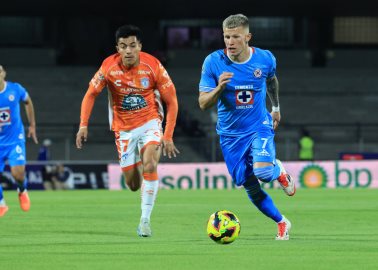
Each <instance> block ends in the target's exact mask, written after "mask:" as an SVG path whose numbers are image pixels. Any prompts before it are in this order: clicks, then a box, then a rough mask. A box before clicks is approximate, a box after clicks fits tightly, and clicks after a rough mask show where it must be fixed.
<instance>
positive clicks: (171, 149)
mask: <svg viewBox="0 0 378 270" xmlns="http://www.w3.org/2000/svg"><path fill="white" fill-rule="evenodd" d="M159 92H160V95H161V99H162V101H163V102H164V104H165V105H166V108H167V115H166V124H165V130H164V135H163V139H162V143H163V155H164V156H167V155H168V158H171V157H176V154H179V153H180V151H179V150H178V149H177V148H176V146H175V144H174V142H173V132H174V129H175V126H176V119H177V113H178V102H177V96H176V89H175V86H174V85H173V83H172V82H171V83H170V85H168V86H166V87H165V88H164V89H162V90H160V89H159Z"/></svg>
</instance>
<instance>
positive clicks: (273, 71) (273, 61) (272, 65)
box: [266, 51, 276, 78]
mask: <svg viewBox="0 0 378 270" xmlns="http://www.w3.org/2000/svg"><path fill="white" fill-rule="evenodd" d="M266 52H267V54H268V63H270V65H269V70H268V78H272V77H274V76H275V75H276V58H275V57H274V55H273V54H272V53H271V52H270V51H266Z"/></svg>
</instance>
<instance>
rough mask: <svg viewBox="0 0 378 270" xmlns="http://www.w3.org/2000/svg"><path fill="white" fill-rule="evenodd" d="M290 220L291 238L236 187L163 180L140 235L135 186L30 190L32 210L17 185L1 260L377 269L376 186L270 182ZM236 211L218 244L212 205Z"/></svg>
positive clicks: (2, 222)
mask: <svg viewBox="0 0 378 270" xmlns="http://www.w3.org/2000/svg"><path fill="white" fill-rule="evenodd" d="M268 193H269V194H271V196H272V198H273V200H274V201H275V203H276V205H277V206H278V208H279V209H280V210H281V212H282V213H283V214H285V215H286V216H287V217H288V218H289V219H290V220H291V222H292V225H293V227H292V231H291V239H290V241H275V240H273V239H274V236H275V233H276V225H275V224H274V223H273V222H272V221H271V220H270V219H268V218H266V217H265V216H263V215H262V214H260V213H259V212H258V211H257V209H256V208H255V207H254V206H253V205H252V204H251V203H250V202H249V200H248V198H247V196H246V195H245V193H244V191H243V190H228V191H226V190H200V191H185V190H175V191H172V190H161V191H160V192H159V194H158V198H157V203H156V205H155V209H154V212H153V216H152V229H153V237H151V238H139V237H137V235H136V227H137V225H138V222H139V217H140V198H139V192H137V193H132V192H130V191H107V190H93V191H92V190H90V191H82V190H76V191H61V192H43V191H31V192H30V197H31V200H32V207H31V210H30V212H28V213H24V212H22V211H21V209H20V208H19V205H18V201H17V194H16V193H15V192H9V191H8V192H5V194H4V195H5V198H6V200H7V203H8V206H9V207H10V209H9V211H8V213H7V214H6V216H4V217H3V218H0V269H4V270H13V269H16V270H23V269H25V270H26V269H27V270H34V269H36V270H37V269H38V270H43V269H49V270H52V269H53V270H55V269H70V270H74V269H91V270H95V269H123V270H126V269H130V270H131V269H136V270H139V269H155V270H156V269H179V270H181V269H194V270H200V269H206V270H207V269H209V270H211V269H223V268H230V267H231V268H237V269H264V270H269V269H290V270H293V269H306V270H307V269H317V270H318V269H332V270H334V269H343V270H345V269H353V270H354V269H377V268H376V267H377V254H378V234H377V224H378V200H377V198H378V190H373V189H370V190H364V189H354V190H350V189H334V190H332V189H318V190H306V189H300V190H298V191H297V194H296V195H295V196H294V197H292V198H291V197H287V196H285V195H284V193H283V192H282V191H281V190H268ZM221 209H228V210H231V211H233V212H235V214H236V215H237V216H238V217H239V219H240V222H241V228H242V229H241V234H240V237H239V238H238V239H237V240H236V241H235V242H234V243H233V244H231V245H219V244H216V243H215V242H213V241H212V240H210V239H209V238H208V237H207V235H206V222H207V219H208V217H209V216H210V214H211V213H212V212H214V211H216V210H221Z"/></svg>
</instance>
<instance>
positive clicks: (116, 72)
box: [110, 70, 123, 76]
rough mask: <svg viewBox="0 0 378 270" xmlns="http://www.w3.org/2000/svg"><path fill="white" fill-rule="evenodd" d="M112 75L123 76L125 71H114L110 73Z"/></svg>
mask: <svg viewBox="0 0 378 270" xmlns="http://www.w3.org/2000/svg"><path fill="white" fill-rule="evenodd" d="M110 75H111V76H119V75H123V71H122V70H112V71H110Z"/></svg>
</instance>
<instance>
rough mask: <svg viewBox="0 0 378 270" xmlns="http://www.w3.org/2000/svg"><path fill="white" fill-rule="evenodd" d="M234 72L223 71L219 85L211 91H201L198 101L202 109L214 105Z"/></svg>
mask: <svg viewBox="0 0 378 270" xmlns="http://www.w3.org/2000/svg"><path fill="white" fill-rule="evenodd" d="M233 75H234V74H233V73H232V72H223V73H222V74H221V75H220V76H219V80H218V85H217V87H215V88H214V90H213V91H211V92H203V91H200V92H199V97H198V103H199V106H200V108H201V110H203V111H204V110H207V109H209V108H211V107H213V106H214V105H215V104H216V103H217V102H218V98H219V96H220V95H221V94H222V92H223V90H224V89H225V88H226V85H227V84H228V83H229V82H230V81H231V78H232V76H233Z"/></svg>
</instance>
